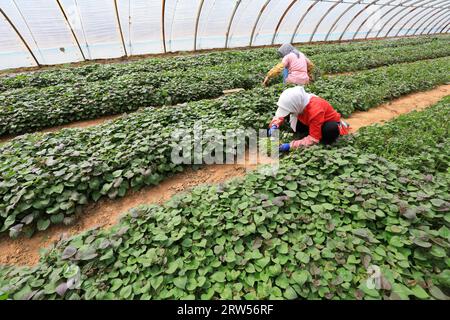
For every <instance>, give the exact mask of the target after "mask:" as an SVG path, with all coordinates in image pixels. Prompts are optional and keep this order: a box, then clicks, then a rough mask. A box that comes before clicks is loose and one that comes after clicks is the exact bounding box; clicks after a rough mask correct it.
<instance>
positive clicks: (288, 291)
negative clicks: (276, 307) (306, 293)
mask: <svg viewBox="0 0 450 320" xmlns="http://www.w3.org/2000/svg"><path fill="white" fill-rule="evenodd" d="M283 295H284V297H285V298H286V299H289V300H294V299H297V297H298V295H297V292H295V290H294V289H292V287H290V286H289V287H287V288H286V290H285V291H284V293H283Z"/></svg>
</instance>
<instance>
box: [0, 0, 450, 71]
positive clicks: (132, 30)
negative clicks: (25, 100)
mask: <svg viewBox="0 0 450 320" xmlns="http://www.w3.org/2000/svg"><path fill="white" fill-rule="evenodd" d="M59 2H60V3H61V8H62V9H61V8H60V7H59V5H58V1H57V0H0V5H1V8H2V10H4V12H5V14H6V15H7V16H8V18H9V19H10V20H11V21H12V22H13V24H14V25H15V26H16V27H17V30H18V32H19V34H20V35H21V36H22V37H23V39H24V42H25V43H26V45H28V46H29V48H30V50H28V49H27V47H26V45H24V44H23V43H22V41H21V39H20V37H19V36H18V35H17V34H16V33H15V31H14V29H13V28H12V27H11V25H10V24H9V23H8V22H7V21H6V20H5V19H4V18H3V17H1V16H0V69H6V68H14V67H25V66H33V65H36V63H35V62H34V59H33V57H32V55H31V54H30V51H31V52H32V53H33V54H34V56H35V57H36V60H37V61H38V63H39V64H58V63H66V62H75V61H81V60H83V56H84V57H85V58H86V59H87V60H89V59H104V58H115V57H122V56H124V55H125V54H126V53H127V54H128V55H140V54H150V53H162V52H164V51H167V52H176V51H190V50H194V49H197V50H201V49H213V48H223V47H225V45H226V46H227V47H228V48H233V47H246V46H248V45H249V44H250V43H251V44H252V45H254V46H258V45H270V44H272V43H274V44H281V43H286V42H296V43H299V42H308V41H310V40H311V41H313V42H314V41H324V40H327V41H329V40H339V39H341V40H351V39H364V38H366V37H369V38H371V37H376V36H378V37H385V36H388V37H393V36H396V35H399V36H402V35H412V34H414V33H415V32H418V33H437V32H440V31H441V30H443V29H444V30H445V31H447V32H448V30H447V29H448V28H447V29H446V28H445V26H446V24H448V22H449V21H450V15H445V14H441V13H445V12H444V9H443V8H445V7H446V6H447V7H448V5H449V2H448V1H447V2H446V1H440V0H424V1H418V0H378V1H376V0H362V1H359V0H344V1H343V2H342V1H335V0H317V1H316V0H227V1H225V0H165V1H162V0H117V1H114V0H95V1H93V0H59ZM115 3H117V11H118V13H117V14H116V8H115ZM163 3H165V7H164V10H163ZM336 3H337V4H336ZM335 4H336V5H335ZM399 5H402V7H399ZM410 5H416V6H417V9H415V8H414V7H408V6H410ZM433 5H436V6H437V7H434V8H431V7H429V6H433ZM427 6H428V7H427ZM308 8H310V10H309V11H307V10H308ZM331 8H332V10H329V9H331ZM163 13H164V14H163ZM233 13H234V15H233ZM305 13H306V14H305ZM64 15H66V17H67V20H66V19H65V17H64ZM324 15H325V16H324ZM163 17H164V18H163ZM232 17H233V19H231V18H232ZM300 20H301V21H300ZM119 25H120V28H119ZM163 27H164V31H163ZM411 29H414V30H411ZM417 29H420V30H417ZM252 34H253V37H252ZM122 35H123V40H122ZM196 35H197V37H196ZM227 35H228V37H227ZM164 37H165V41H164Z"/></svg>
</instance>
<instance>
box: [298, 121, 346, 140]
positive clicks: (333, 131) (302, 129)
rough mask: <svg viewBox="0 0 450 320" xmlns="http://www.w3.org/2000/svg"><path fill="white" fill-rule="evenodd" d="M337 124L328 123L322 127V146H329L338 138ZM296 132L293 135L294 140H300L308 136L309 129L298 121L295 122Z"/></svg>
mask: <svg viewBox="0 0 450 320" xmlns="http://www.w3.org/2000/svg"><path fill="white" fill-rule="evenodd" d="M338 124H339V122H336V121H329V122H325V123H324V124H323V125H322V139H321V140H320V142H321V143H323V144H331V143H333V142H335V141H336V140H337V138H338V137H339V127H338ZM296 129H297V131H296V132H295V133H294V140H300V139H303V138H304V137H306V136H307V135H309V127H308V126H307V125H304V124H303V123H301V122H300V121H297V128H296Z"/></svg>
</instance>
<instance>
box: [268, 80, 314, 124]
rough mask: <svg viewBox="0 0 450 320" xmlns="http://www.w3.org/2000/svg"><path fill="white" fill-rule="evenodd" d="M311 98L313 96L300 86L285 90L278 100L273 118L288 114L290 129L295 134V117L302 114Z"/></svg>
mask: <svg viewBox="0 0 450 320" xmlns="http://www.w3.org/2000/svg"><path fill="white" fill-rule="evenodd" d="M311 97H315V95H313V94H311V93H308V92H306V91H305V89H304V88H303V87H301V86H297V87H294V88H289V89H286V90H285V91H283V93H282V94H281V96H280V98H279V99H278V102H277V106H278V109H277V112H276V113H275V117H283V118H284V117H286V116H287V115H289V114H290V115H291V119H290V123H291V128H292V130H294V132H295V131H296V130H297V116H298V115H299V114H302V113H303V110H305V107H306V106H307V105H308V103H309V100H310V99H311Z"/></svg>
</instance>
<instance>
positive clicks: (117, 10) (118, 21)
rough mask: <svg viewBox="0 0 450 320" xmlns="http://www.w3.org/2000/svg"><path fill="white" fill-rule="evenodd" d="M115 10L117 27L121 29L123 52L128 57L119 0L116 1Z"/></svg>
mask: <svg viewBox="0 0 450 320" xmlns="http://www.w3.org/2000/svg"><path fill="white" fill-rule="evenodd" d="M114 9H115V11H116V18H117V25H118V27H119V35H120V39H121V40H122V46H123V51H124V52H125V56H128V52H127V47H126V45H125V38H124V37H123V31H122V24H121V23H120V17H119V8H118V7H117V0H114Z"/></svg>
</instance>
